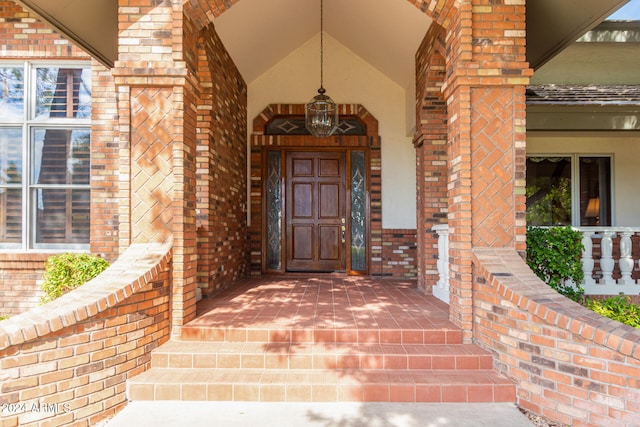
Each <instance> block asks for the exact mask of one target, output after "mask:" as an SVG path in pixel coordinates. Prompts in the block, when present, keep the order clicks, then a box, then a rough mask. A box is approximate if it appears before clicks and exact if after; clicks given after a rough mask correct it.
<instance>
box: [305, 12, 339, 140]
mask: <svg viewBox="0 0 640 427" xmlns="http://www.w3.org/2000/svg"><path fill="white" fill-rule="evenodd" d="M323 15H324V8H323V0H320V89H318V94H317V95H316V96H314V97H313V98H312V99H311V101H309V102H308V103H307V105H306V106H305V109H304V115H305V126H306V128H307V130H308V131H309V132H310V133H311V135H313V136H318V137H327V136H331V135H332V134H333V133H334V132H335V131H336V129H337V128H338V106H337V105H336V103H335V102H333V100H332V99H331V98H330V97H329V96H328V95H325V92H326V91H325V89H324V87H323V71H324V70H323V66H324V64H323V59H324V58H323V56H324V55H323V53H324V52H323V48H324V45H323V32H324V31H323V29H324V25H323V24H324V22H323V21H324V19H323Z"/></svg>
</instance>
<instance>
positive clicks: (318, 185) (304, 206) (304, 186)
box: [285, 152, 346, 271]
mask: <svg viewBox="0 0 640 427" xmlns="http://www.w3.org/2000/svg"><path fill="white" fill-rule="evenodd" d="M345 163H346V161H345V153H344V152H288V153H287V160H286V177H287V178H286V190H285V191H286V196H285V200H286V202H285V203H286V206H285V211H286V230H287V232H286V236H287V244H286V252H287V253H286V257H287V261H286V262H287V266H286V268H287V270H288V271H345V270H346V168H345Z"/></svg>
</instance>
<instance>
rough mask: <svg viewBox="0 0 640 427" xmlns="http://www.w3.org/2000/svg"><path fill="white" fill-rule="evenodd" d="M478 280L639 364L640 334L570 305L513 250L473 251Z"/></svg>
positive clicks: (586, 338) (513, 301)
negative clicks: (480, 278) (481, 278)
mask: <svg viewBox="0 0 640 427" xmlns="http://www.w3.org/2000/svg"><path fill="white" fill-rule="evenodd" d="M473 262H474V264H475V266H476V268H477V271H478V277H483V278H485V280H487V282H488V283H487V284H488V285H489V286H491V287H493V288H494V289H495V290H496V292H497V293H498V294H499V295H501V296H502V297H503V298H505V299H506V300H508V301H510V302H512V303H513V304H515V305H516V306H517V307H519V308H520V309H522V310H526V311H528V312H529V313H531V314H534V315H535V316H537V317H539V318H541V319H544V320H545V321H546V322H548V323H549V324H551V325H555V326H557V327H558V328H562V329H565V330H567V331H569V332H571V333H573V334H577V335H579V336H580V337H582V338H584V339H585V340H588V341H591V342H594V343H596V344H599V345H602V346H605V347H608V348H609V349H612V350H614V351H617V352H620V353H621V354H624V355H626V356H629V357H632V358H634V359H637V360H640V330H638V329H636V328H633V327H631V326H628V325H625V324H623V323H620V322H617V321H615V320H611V319H608V318H606V317H603V316H601V315H599V314H598V313H595V312H593V311H591V310H589V309H587V308H585V307H583V306H582V305H580V304H578V303H576V302H574V301H571V300H570V299H568V298H566V297H564V296H562V295H560V294H559V293H558V292H556V291H555V290H553V289H551V288H550V287H549V286H547V285H546V284H545V283H544V282H543V281H542V280H540V279H539V278H538V276H536V275H535V274H534V273H533V271H531V269H530V268H529V266H528V265H527V264H526V263H525V262H524V260H523V259H522V258H521V257H520V255H518V253H517V252H516V251H515V250H514V249H509V248H507V249H492V248H474V249H473ZM476 280H477V279H476Z"/></svg>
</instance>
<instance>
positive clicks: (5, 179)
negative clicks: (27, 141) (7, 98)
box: [0, 128, 22, 247]
mask: <svg viewBox="0 0 640 427" xmlns="http://www.w3.org/2000/svg"><path fill="white" fill-rule="evenodd" d="M21 183H22V131H21V129H17V128H4V129H3V128H0V246H1V247H14V245H13V244H16V245H17V247H19V246H20V243H21V241H22V185H21Z"/></svg>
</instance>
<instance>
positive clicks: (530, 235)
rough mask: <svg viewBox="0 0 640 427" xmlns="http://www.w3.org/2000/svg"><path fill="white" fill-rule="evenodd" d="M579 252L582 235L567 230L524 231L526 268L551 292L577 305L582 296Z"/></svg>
mask: <svg viewBox="0 0 640 427" xmlns="http://www.w3.org/2000/svg"><path fill="white" fill-rule="evenodd" d="M582 250H583V246H582V235H581V234H580V232H579V231H576V230H573V229H572V228H571V227H569V226H566V227H527V264H528V265H529V267H530V268H531V269H532V270H533V272H534V273H535V274H536V275H537V276H538V277H539V278H540V279H542V280H544V281H545V282H546V283H547V284H548V285H549V286H551V287H552V288H553V289H555V290H556V291H558V292H560V293H561V294H562V295H564V296H566V297H568V298H571V299H572V300H574V301H578V302H579V301H581V300H582V299H583V296H584V289H583V288H582V286H580V283H582V279H583V278H584V273H583V272H582V265H581V262H580V257H581V255H582ZM567 281H572V282H573V283H575V287H574V286H573V285H572V284H571V283H567Z"/></svg>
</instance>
